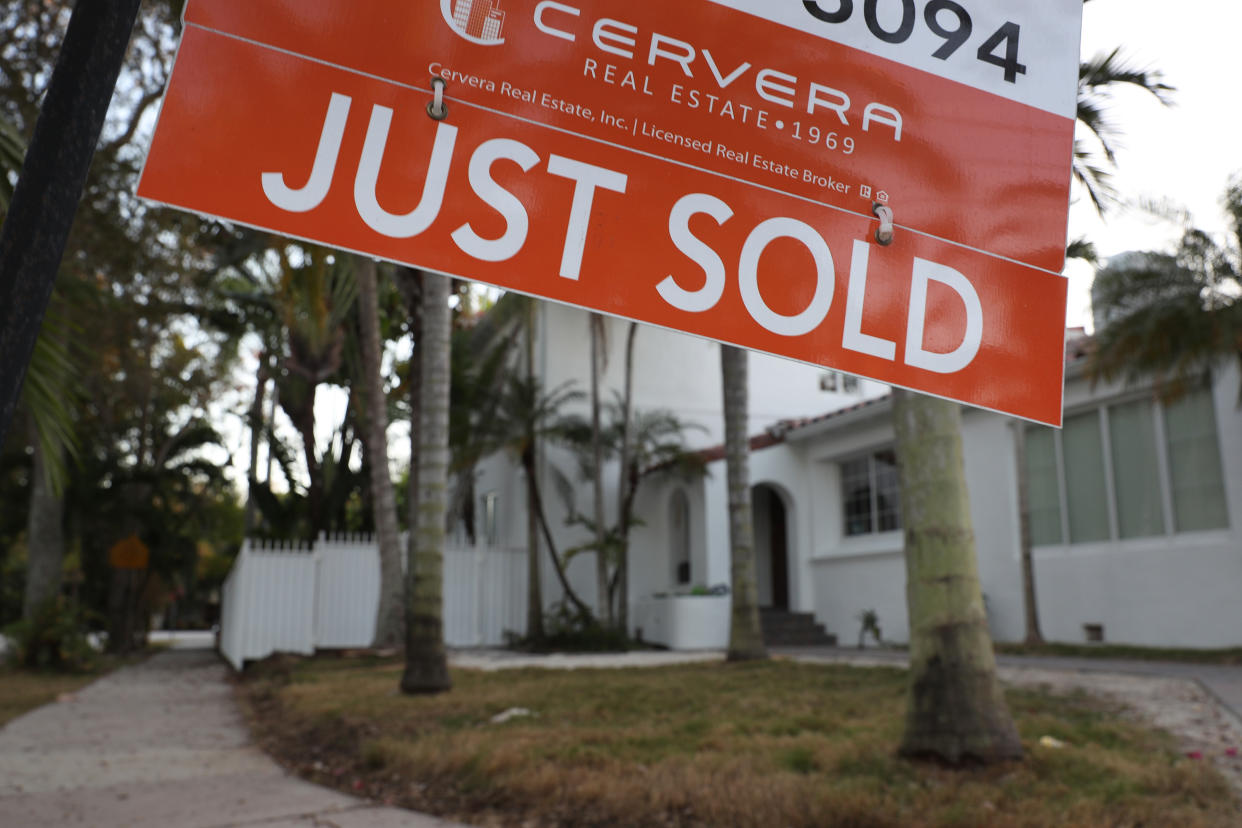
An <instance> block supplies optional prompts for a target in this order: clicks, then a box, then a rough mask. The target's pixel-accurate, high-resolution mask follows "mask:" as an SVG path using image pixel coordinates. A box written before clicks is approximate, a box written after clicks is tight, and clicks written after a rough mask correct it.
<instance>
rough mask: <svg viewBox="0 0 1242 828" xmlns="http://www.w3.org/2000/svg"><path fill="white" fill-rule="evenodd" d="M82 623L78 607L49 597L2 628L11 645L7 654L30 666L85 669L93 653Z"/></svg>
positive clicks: (24, 665)
mask: <svg viewBox="0 0 1242 828" xmlns="http://www.w3.org/2000/svg"><path fill="white" fill-rule="evenodd" d="M86 626H87V625H86V619H85V618H84V617H83V614H82V612H81V610H80V609H79V608H78V607H76V606H72V605H70V604H69V603H68V602H66V601H65V600H64V599H63V598H61V597H56V598H51V599H49V600H47V601H45V602H44V603H43V604H42V605H41V606H40V607H39V608H38V609H37V610H36V611H35V613H34V615H33V616H32V617H31V618H29V619H22V620H21V621H16V622H14V623H12V624H10V625H9V626H8V627H6V628H5V630H4V633H5V635H6V636H7V637H8V639H9V642H10V644H11V647H12V649H11V650H10V652H9V657H10V659H11V660H12V662H13V663H14V664H16V665H18V666H21V667H26V668H31V669H52V670H64V671H82V670H87V669H89V668H90V667H91V665H92V663H93V662H94V660H95V657H96V655H97V653H96V652H95V648H93V647H92V646H91V644H90V641H89V640H87V637H86Z"/></svg>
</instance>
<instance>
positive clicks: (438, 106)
mask: <svg viewBox="0 0 1242 828" xmlns="http://www.w3.org/2000/svg"><path fill="white" fill-rule="evenodd" d="M446 86H448V84H447V83H445V81H444V78H442V77H440V76H439V75H436V76H435V77H434V78H432V79H431V89H432V92H433V94H434V95H435V97H434V98H433V99H432V100H431V103H429V104H427V114H428V115H430V116H431V118H432V120H435V121H443V120H444V119H445V118H447V117H448V104H446V103H445V102H444V87H446Z"/></svg>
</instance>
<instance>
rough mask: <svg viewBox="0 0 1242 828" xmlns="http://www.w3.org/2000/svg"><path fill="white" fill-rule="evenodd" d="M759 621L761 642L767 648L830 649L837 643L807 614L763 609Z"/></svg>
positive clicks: (834, 638) (821, 625)
mask: <svg viewBox="0 0 1242 828" xmlns="http://www.w3.org/2000/svg"><path fill="white" fill-rule="evenodd" d="M759 621H760V624H761V625H762V627H763V642H764V643H765V644H766V645H768V646H769V647H832V646H835V645H836V643H837V637H836V636H835V635H829V634H828V633H827V632H825V630H824V625H823V624H818V623H816V621H815V616H814V615H813V614H812V613H809V612H787V611H785V610H772V609H765V610H762V611H761V612H760V614H759Z"/></svg>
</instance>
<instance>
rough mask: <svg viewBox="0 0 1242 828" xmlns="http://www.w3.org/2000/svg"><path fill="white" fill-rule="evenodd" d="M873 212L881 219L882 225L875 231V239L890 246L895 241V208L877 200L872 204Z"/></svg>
mask: <svg viewBox="0 0 1242 828" xmlns="http://www.w3.org/2000/svg"><path fill="white" fill-rule="evenodd" d="M871 212H872V213H874V214H875V216H876V218H878V219H879V220H880V227H879V229H877V230H876V231H875V240H876V241H877V242H879V243H880V244H882V245H884V246H885V247H888V246H889V245H890V244H892V243H893V208H892V207H887V206H885V205H883V204H881V203H880V202H878V201H877V202H875V203H874V204H872V205H871Z"/></svg>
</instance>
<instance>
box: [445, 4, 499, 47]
mask: <svg viewBox="0 0 1242 828" xmlns="http://www.w3.org/2000/svg"><path fill="white" fill-rule="evenodd" d="M440 11H441V13H442V14H443V15H444V21H445V22H446V23H448V24H449V26H451V27H452V29H453V31H454V32H456V33H457V34H458V35H459V36H461V37H463V38H465V39H466V40H469V41H470V42H471V43H478V44H479V45H481V46H496V45H498V44H501V43H504V42H505V39H504V27H505V13H504V12H503V11H501V10H500V3H499V0H440Z"/></svg>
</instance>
